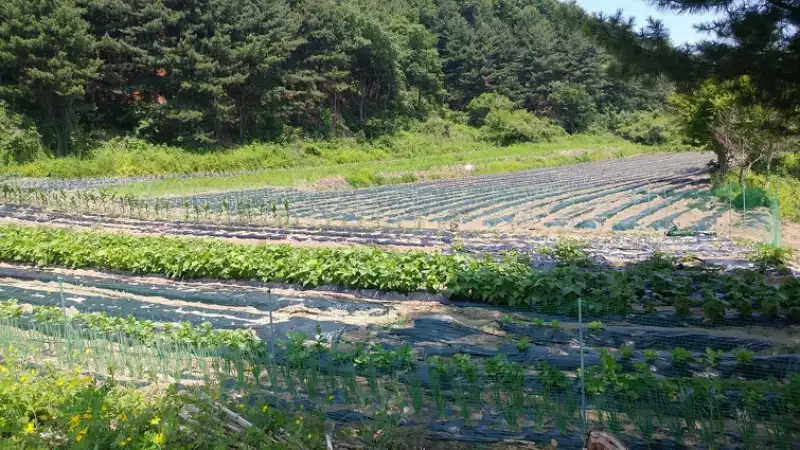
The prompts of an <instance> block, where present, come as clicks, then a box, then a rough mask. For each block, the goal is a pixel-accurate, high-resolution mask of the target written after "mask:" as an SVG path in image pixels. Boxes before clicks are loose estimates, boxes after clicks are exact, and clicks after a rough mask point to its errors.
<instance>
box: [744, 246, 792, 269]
mask: <svg viewBox="0 0 800 450" xmlns="http://www.w3.org/2000/svg"><path fill="white" fill-rule="evenodd" d="M792 257H794V249H792V247H789V246H783V245H769V244H762V245H758V246H756V248H755V249H753V250H752V251H751V252H749V253H748V254H747V259H748V261H750V262H753V263H755V264H757V265H759V266H774V267H781V266H784V265H785V264H786V263H787V262H789V261H791V259H792Z"/></svg>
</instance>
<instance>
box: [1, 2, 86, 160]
mask: <svg viewBox="0 0 800 450" xmlns="http://www.w3.org/2000/svg"><path fill="white" fill-rule="evenodd" d="M81 12H82V11H81V9H79V8H78V7H76V6H75V4H74V1H72V0H5V1H3V2H0V19H2V20H0V99H4V100H7V101H9V102H10V103H11V104H14V105H17V106H18V107H19V108H20V109H22V110H23V111H24V112H26V113H28V114H30V115H32V116H33V117H35V118H36V120H37V122H38V123H39V125H40V127H41V128H42V129H43V130H44V132H45V139H46V141H47V142H48V143H49V144H50V146H51V147H52V148H54V149H55V150H56V154H58V155H65V154H67V153H68V152H69V151H70V150H71V149H72V148H73V147H74V143H73V133H74V131H75V121H76V117H77V115H78V113H79V110H80V109H82V108H84V106H85V104H84V102H83V98H84V95H85V94H86V91H87V88H88V85H89V83H90V81H91V80H92V79H94V78H95V77H96V76H97V74H98V70H99V69H100V67H101V62H100V60H98V59H97V58H96V57H95V40H94V38H93V36H92V35H91V34H90V32H89V24H87V23H86V21H84V20H83V18H82V17H81Z"/></svg>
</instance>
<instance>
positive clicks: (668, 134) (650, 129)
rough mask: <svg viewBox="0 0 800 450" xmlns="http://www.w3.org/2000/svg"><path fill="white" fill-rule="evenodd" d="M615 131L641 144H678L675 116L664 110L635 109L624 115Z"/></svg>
mask: <svg viewBox="0 0 800 450" xmlns="http://www.w3.org/2000/svg"><path fill="white" fill-rule="evenodd" d="M616 133H617V134H618V135H619V136H621V137H622V138H623V139H626V140H628V141H631V142H635V143H637V144H643V145H669V144H680V142H681V140H682V137H681V135H680V133H679V132H678V125H677V124H676V123H675V118H674V117H673V116H671V115H670V114H669V113H667V112H664V111H636V112H634V113H631V114H629V115H627V116H626V117H625V120H624V123H623V124H621V125H620V126H619V128H618V129H617V130H616Z"/></svg>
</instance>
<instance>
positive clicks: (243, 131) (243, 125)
mask: <svg viewBox="0 0 800 450" xmlns="http://www.w3.org/2000/svg"><path fill="white" fill-rule="evenodd" d="M246 108H247V107H246V106H245V102H244V94H241V95H239V142H244V141H245V137H246V136H247V109H246Z"/></svg>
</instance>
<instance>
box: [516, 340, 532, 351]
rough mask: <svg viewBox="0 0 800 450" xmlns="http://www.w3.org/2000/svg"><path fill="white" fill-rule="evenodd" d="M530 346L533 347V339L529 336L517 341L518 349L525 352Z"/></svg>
mask: <svg viewBox="0 0 800 450" xmlns="http://www.w3.org/2000/svg"><path fill="white" fill-rule="evenodd" d="M529 348H531V340H530V339H529V338H527V337H523V338H520V340H519V341H517V350H519V351H520V352H525V351H527V350H528V349H529Z"/></svg>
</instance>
